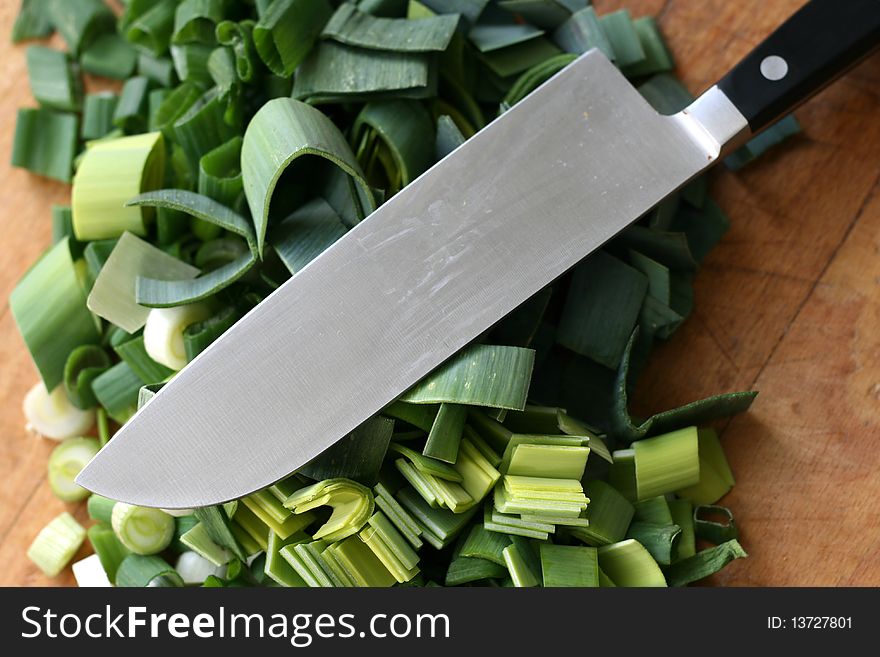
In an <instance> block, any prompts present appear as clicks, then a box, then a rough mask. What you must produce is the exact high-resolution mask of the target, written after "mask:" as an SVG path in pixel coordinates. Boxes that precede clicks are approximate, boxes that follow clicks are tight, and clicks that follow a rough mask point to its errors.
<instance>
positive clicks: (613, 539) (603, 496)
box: [570, 479, 634, 546]
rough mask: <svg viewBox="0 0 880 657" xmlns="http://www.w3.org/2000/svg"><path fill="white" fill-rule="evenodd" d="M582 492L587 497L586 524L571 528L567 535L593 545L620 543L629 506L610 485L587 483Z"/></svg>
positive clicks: (630, 511)
mask: <svg viewBox="0 0 880 657" xmlns="http://www.w3.org/2000/svg"><path fill="white" fill-rule="evenodd" d="M584 493H585V494H586V495H588V496H589V498H590V504H589V506H587V520H589V525H588V526H587V527H579V528H576V529H572V530H570V533H571V534H572V535H573V536H575V537H576V538H578V539H580V540H582V541H584V542H585V543H587V544H588V545H594V546H599V545H608V544H609V543H617V542H619V541H622V540H623V538H624V536H626V531H627V529H628V528H629V524H630V520H631V519H632V517H633V513H634V509H633V506H632V504H630V503H629V502H628V501H627V499H626V498H625V497H624V496H623V495H621V494H620V493H619V492H618V491H617V490H616V489H615V488H614V487H613V486H611V485H609V484H607V483H605V482H604V481H600V480H598V479H596V480H592V481H587V482H586V483H585V484H584Z"/></svg>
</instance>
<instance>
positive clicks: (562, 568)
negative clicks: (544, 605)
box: [540, 543, 599, 588]
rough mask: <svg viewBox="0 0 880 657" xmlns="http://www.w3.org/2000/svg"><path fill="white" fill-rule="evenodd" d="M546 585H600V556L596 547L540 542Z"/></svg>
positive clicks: (548, 586) (542, 571) (542, 568)
mask: <svg viewBox="0 0 880 657" xmlns="http://www.w3.org/2000/svg"><path fill="white" fill-rule="evenodd" d="M540 553H541V573H542V574H543V580H544V586H545V587H547V588H551V587H560V586H589V587H598V586H599V558H598V553H597V551H596V548H594V547H581V546H569V545H553V544H551V543H541V544H540Z"/></svg>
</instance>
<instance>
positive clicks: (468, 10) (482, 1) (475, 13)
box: [421, 0, 489, 25]
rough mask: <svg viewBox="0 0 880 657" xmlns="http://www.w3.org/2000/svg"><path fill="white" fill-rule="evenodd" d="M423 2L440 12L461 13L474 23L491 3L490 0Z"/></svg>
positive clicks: (422, 1)
mask: <svg viewBox="0 0 880 657" xmlns="http://www.w3.org/2000/svg"><path fill="white" fill-rule="evenodd" d="M421 3H422V4H423V5H425V6H426V7H428V8H430V9H431V10H433V11H435V12H436V13H438V14H461V17H462V18H464V20H465V21H467V23H468V24H469V25H473V24H474V23H476V22H477V21H478V20H479V19H480V16H481V14H482V13H483V11H484V10H485V8H486V5H488V4H489V0H421Z"/></svg>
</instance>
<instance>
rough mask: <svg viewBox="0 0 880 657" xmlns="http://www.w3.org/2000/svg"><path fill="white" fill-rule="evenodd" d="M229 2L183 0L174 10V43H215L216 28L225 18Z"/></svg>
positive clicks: (172, 37)
mask: <svg viewBox="0 0 880 657" xmlns="http://www.w3.org/2000/svg"><path fill="white" fill-rule="evenodd" d="M228 4H229V3H228V0H183V2H181V3H180V4H179V5H177V10H176V11H175V12H174V32H173V34H172V36H171V41H172V43H193V42H196V43H207V44H212V43H214V41H215V37H214V32H215V29H216V27H217V25H218V24H219V23H220V22H221V21H222V20H223V19H224V18H225V16H226V12H227V10H228Z"/></svg>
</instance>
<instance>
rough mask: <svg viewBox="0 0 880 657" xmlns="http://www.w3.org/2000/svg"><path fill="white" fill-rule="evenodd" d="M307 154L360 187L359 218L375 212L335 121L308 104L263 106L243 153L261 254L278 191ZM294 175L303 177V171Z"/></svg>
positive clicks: (249, 129) (277, 102)
mask: <svg viewBox="0 0 880 657" xmlns="http://www.w3.org/2000/svg"><path fill="white" fill-rule="evenodd" d="M303 155H316V156H318V157H320V158H324V159H326V160H327V161H328V162H330V163H332V164H333V165H335V166H337V167H339V168H341V169H342V170H343V171H344V172H345V173H346V174H347V175H348V176H349V177H350V178H351V179H353V180H354V181H355V182H356V183H357V184H358V186H359V187H360V189H361V192H360V194H358V195H357V197H358V198H357V202H358V205H359V207H360V213H359V216H360V217H361V218H362V217H364V216H366V214H369V212H371V211H372V210H373V209H374V207H375V206H374V202H373V196H372V192H371V190H370V188H369V186H368V185H367V183H366V181H365V180H364V177H363V173H362V172H361V171H360V167H359V166H358V164H357V161H356V160H355V158H354V155H353V154H352V152H351V149H350V148H349V147H348V144H347V143H346V141H345V138H344V137H343V135H342V134H341V133H340V132H339V129H338V128H337V127H336V126H335V125H334V124H333V122H332V121H330V119H328V118H327V117H326V116H325V115H324V114H322V113H321V112H320V111H318V110H317V109H315V108H313V107H310V106H308V105H306V104H305V103H300V102H298V101H295V100H291V99H286V98H276V99H275V100H271V101H269V102H268V103H266V104H265V105H263V107H262V108H261V109H260V110H259V111H258V112H257V114H256V115H255V116H254V118H253V119H252V120H251V122H250V124H249V125H248V127H247V131H246V132H245V135H244V143H243V145H242V152H241V163H242V176H243V178H244V190H245V196H246V197H247V201H248V205H249V207H250V210H251V214H252V216H253V217H254V223H255V225H256V237H257V245H258V250H259V252H260V253H262V252H263V248H264V242H265V238H266V228H267V227H268V224H269V207H270V204H271V202H272V198H273V194H274V192H275V187H276V185H277V184H278V181H279V180H280V179H281V176H282V174H283V173H284V172H285V171H286V170H288V169H289V168H290V167H291V166H292V165H293V163H294V161H295V160H297V159H298V158H299V157H300V156H303ZM310 159H311V158H310ZM291 171H296V172H299V173H301V174H302V173H304V170H303V169H302V167H296V168H295V169H291ZM298 182H300V181H298ZM302 182H304V181H302Z"/></svg>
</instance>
